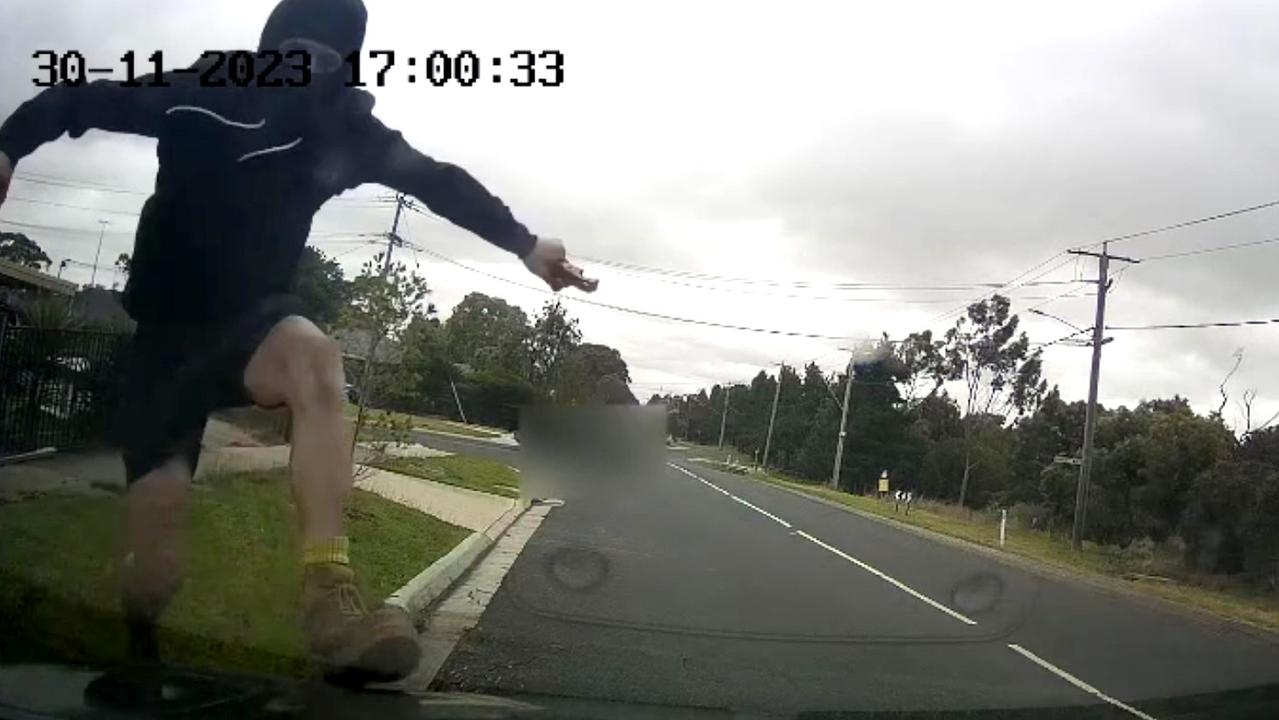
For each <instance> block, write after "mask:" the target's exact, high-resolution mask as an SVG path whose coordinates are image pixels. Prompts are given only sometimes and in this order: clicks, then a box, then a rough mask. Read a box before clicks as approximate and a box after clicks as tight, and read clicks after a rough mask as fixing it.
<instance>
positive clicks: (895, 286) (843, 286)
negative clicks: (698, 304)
mask: <svg viewBox="0 0 1279 720" xmlns="http://www.w3.org/2000/svg"><path fill="white" fill-rule="evenodd" d="M580 259H581V260H582V261H583V262H589V263H594V264H596V265H603V266H605V267H610V268H614V269H617V270H618V271H619V272H621V273H622V274H624V275H631V276H638V275H657V276H659V278H662V279H660V280H659V282H667V283H670V284H673V285H683V286H685V287H694V288H701V289H706V290H721V291H725V292H744V291H741V290H737V289H735V288H719V287H713V286H706V285H697V284H691V283H683V282H676V281H674V280H669V279H666V278H688V279H693V280H703V281H707V282H723V283H738V284H744V285H764V286H768V287H793V288H817V289H837V290H914V291H935V292H944V291H956V290H972V289H976V288H998V287H1002V286H1003V283H997V282H972V283H952V284H945V285H942V284H930V285H907V284H901V283H888V282H831V283H819V282H813V281H809V280H768V279H762V278H744V277H733V276H729V275H716V274H713V273H702V272H694V271H690V270H673V269H669V268H656V267H648V266H644V265H633V264H630V263H624V262H618V261H616V260H605V259H602V258H596V257H589V256H582V257H581V258H580ZM1064 282H1065V281H1048V282H1043V283H1036V284H1040V285H1061V284H1064ZM760 294H764V293H760ZM776 297H795V296H787V295H782V296H776ZM799 297H804V296H799Z"/></svg>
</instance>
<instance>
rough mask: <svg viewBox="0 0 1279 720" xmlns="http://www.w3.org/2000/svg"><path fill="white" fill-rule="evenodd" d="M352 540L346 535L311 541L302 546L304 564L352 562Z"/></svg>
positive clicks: (341, 563) (343, 563)
mask: <svg viewBox="0 0 1279 720" xmlns="http://www.w3.org/2000/svg"><path fill="white" fill-rule="evenodd" d="M350 554H351V541H350V540H349V539H348V538H346V537H345V536H341V535H339V536H338V537H334V538H329V539H328V540H321V541H319V542H309V543H305V544H304V545H303V546H302V564H304V565H320V564H323V563H334V564H337V565H350V564H351V557H350Z"/></svg>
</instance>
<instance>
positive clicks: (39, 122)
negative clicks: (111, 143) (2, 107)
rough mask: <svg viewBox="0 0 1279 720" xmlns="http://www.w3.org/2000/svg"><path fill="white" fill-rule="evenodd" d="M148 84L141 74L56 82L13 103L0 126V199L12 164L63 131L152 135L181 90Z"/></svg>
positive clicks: (2, 200)
mask: <svg viewBox="0 0 1279 720" xmlns="http://www.w3.org/2000/svg"><path fill="white" fill-rule="evenodd" d="M150 82H151V76H146V77H142V78H138V83H139V84H140V85H141V87H127V86H125V85H123V84H122V83H118V82H112V81H110V80H99V81H97V82H92V83H88V84H85V85H79V86H72V85H66V84H62V85H56V86H54V87H51V88H49V89H47V90H45V91H44V92H41V93H40V94H39V95H36V96H35V97H33V98H31V99H30V100H28V101H26V102H24V103H23V104H22V105H20V106H18V109H17V110H15V111H14V112H13V114H12V115H10V116H9V118H8V119H6V120H5V121H4V123H3V124H0V203H3V202H4V198H5V195H6V194H7V191H8V188H9V181H10V179H11V176H12V174H13V166H14V165H17V164H18V161H20V160H22V158H24V157H26V156H28V155H30V154H31V153H33V152H35V151H36V149H37V148H39V147H40V146H41V145H43V144H45V143H47V142H52V141H54V140H57V139H58V138H59V137H62V135H63V133H68V134H70V135H71V137H80V136H81V135H83V134H84V133H85V132H87V131H89V130H107V131H111V132H120V133H129V134H132V135H145V136H148V137H155V135H156V133H157V131H158V129H159V125H160V121H161V120H162V118H163V115H164V110H165V109H166V108H168V107H170V106H172V105H174V104H177V103H178V101H177V99H176V98H177V97H178V95H179V93H181V92H182V90H181V88H180V87H178V86H176V85H174V86H171V87H151V85H150Z"/></svg>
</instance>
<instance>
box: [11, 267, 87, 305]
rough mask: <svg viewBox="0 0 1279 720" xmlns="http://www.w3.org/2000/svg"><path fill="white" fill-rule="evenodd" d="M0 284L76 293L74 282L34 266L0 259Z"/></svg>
mask: <svg viewBox="0 0 1279 720" xmlns="http://www.w3.org/2000/svg"><path fill="white" fill-rule="evenodd" d="M0 284H3V285H9V286H11V287H12V286H17V287H22V288H31V289H35V290H44V291H46V292H51V293H57V294H58V295H65V296H66V297H72V296H74V295H75V294H76V284H75V283H73V282H71V281H69V280H63V279H61V278H57V277H54V276H52V275H50V274H48V273H46V272H41V271H40V270H36V269H35V268H29V267H27V266H25V265H19V264H18V263H16V262H11V261H9V260H2V259H0Z"/></svg>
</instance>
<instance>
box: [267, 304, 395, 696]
mask: <svg viewBox="0 0 1279 720" xmlns="http://www.w3.org/2000/svg"><path fill="white" fill-rule="evenodd" d="M244 385H245V387H246V388H247V389H248V391H249V394H250V395H251V397H252V398H253V401H254V402H255V403H257V404H258V405H262V406H264V407H276V406H279V405H281V404H284V405H288V407H289V410H290V411H291V412H292V414H293V494H294V496H295V497H296V498H297V503H298V511H299V514H300V515H301V520H302V540H303V543H304V545H306V546H308V550H309V549H314V548H316V547H317V546H318V547H326V545H327V547H328V550H329V552H330V553H332V554H329V555H325V556H324V557H325V559H323V560H315V559H313V558H307V559H305V560H304V565H305V571H304V573H303V581H302V584H303V588H302V618H301V619H302V629H303V633H304V635H305V636H306V637H307V641H308V643H309V645H310V647H311V651H312V653H313V655H314V656H315V657H316V659H317V660H319V661H320V663H321V665H322V667H323V668H324V669H325V674H326V675H327V676H329V677H331V678H335V679H339V681H340V682H344V683H345V682H353V683H363V682H367V681H370V680H380V681H383V682H389V681H391V680H397V679H399V678H402V677H405V676H406V675H408V674H409V673H410V672H412V671H413V669H414V668H416V667H417V661H418V656H419V652H420V651H419V648H418V645H417V633H416V631H415V630H414V628H413V621H412V620H411V619H410V618H409V616H408V614H407V613H406V612H404V610H403V609H401V608H397V607H383V608H379V609H377V610H375V611H374V612H372V613H370V612H369V611H368V610H367V609H366V608H365V606H364V603H363V600H361V598H360V594H359V590H358V588H357V585H356V583H355V573H354V571H353V570H352V569H351V568H350V567H349V565H348V563H347V562H346V561H345V560H342V559H340V555H342V554H345V542H346V541H345V533H344V532H343V525H344V523H343V503H344V501H345V499H346V496H347V494H348V493H349V492H350V490H351V485H352V482H353V477H352V475H353V473H352V466H351V437H350V434H349V431H348V430H347V426H346V420H345V419H344V418H343V417H342V409H343V407H344V406H345V404H346V396H345V393H344V390H345V387H346V382H345V376H344V375H343V372H342V354H341V351H340V350H339V349H338V345H337V343H336V342H334V341H333V340H331V339H329V338H328V337H327V336H325V334H324V333H323V332H321V331H320V329H319V328H317V327H316V326H315V325H312V324H311V322H310V321H308V320H305V319H303V318H300V317H289V318H285V319H284V320H281V321H280V322H279V323H278V324H277V325H276V326H275V327H274V328H273V329H272V330H271V332H270V334H268V335H267V337H266V339H265V340H263V341H262V344H261V346H259V347H258V349H257V352H255V353H254V355H253V358H252V359H251V360H250V361H249V366H248V368H246V369H245V372H244ZM339 538H340V539H341V540H339ZM338 547H340V548H341V550H340V551H339V550H335V548H338ZM330 558H333V559H330Z"/></svg>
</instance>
